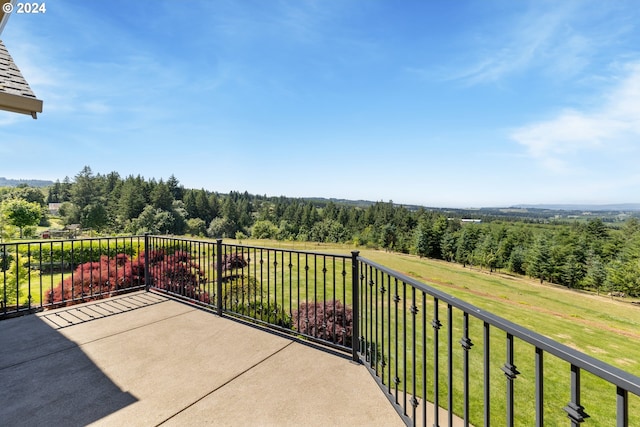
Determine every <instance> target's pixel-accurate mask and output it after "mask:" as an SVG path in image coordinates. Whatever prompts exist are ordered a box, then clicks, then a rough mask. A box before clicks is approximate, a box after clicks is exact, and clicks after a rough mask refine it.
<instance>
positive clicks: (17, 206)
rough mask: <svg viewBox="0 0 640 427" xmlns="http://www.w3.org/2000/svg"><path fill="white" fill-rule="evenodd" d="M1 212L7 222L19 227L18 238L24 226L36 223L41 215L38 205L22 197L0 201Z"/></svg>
mask: <svg viewBox="0 0 640 427" xmlns="http://www.w3.org/2000/svg"><path fill="white" fill-rule="evenodd" d="M1 207H2V209H1V211H2V212H1V213H2V214H3V215H4V216H5V217H6V218H7V222H8V223H9V224H11V225H13V226H15V227H18V228H19V229H20V238H22V231H23V229H24V228H25V227H30V226H31V227H32V226H36V225H38V223H39V222H40V217H41V216H42V209H41V208H40V205H39V204H38V203H35V202H27V201H26V200H22V199H8V200H5V201H4V202H2V206H1Z"/></svg>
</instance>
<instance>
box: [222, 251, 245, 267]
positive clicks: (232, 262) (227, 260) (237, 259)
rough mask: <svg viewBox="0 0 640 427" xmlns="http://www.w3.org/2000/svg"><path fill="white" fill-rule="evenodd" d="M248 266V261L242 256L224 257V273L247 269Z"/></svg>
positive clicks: (231, 255)
mask: <svg viewBox="0 0 640 427" xmlns="http://www.w3.org/2000/svg"><path fill="white" fill-rule="evenodd" d="M246 266H247V261H245V259H244V257H243V256H242V254H226V255H223V257H222V271H228V270H233V269H238V268H245V267H246Z"/></svg>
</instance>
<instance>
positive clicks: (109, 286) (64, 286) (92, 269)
mask: <svg viewBox="0 0 640 427" xmlns="http://www.w3.org/2000/svg"><path fill="white" fill-rule="evenodd" d="M140 270H142V271H144V266H143V268H142V269H140V268H139V266H138V262H137V261H133V262H131V261H130V259H129V257H128V256H127V255H125V254H118V255H116V256H115V257H113V258H109V257H107V256H106V255H103V256H101V257H100V261H98V262H85V263H84V264H80V265H79V266H78V267H76V269H75V270H74V271H73V274H72V275H70V276H69V277H67V278H66V279H65V280H64V281H62V282H61V283H60V284H58V286H56V287H55V288H54V289H53V290H52V291H51V292H50V293H49V295H48V296H47V299H48V301H47V302H48V303H49V304H53V305H55V306H60V307H63V306H67V305H72V304H77V303H79V302H87V301H93V300H97V299H101V298H107V297H110V296H112V295H113V294H116V293H123V292H126V291H127V290H130V289H132V288H135V287H138V286H142V285H143V284H144V277H141V275H140V274H139V271H140ZM142 276H144V274H143V275H142Z"/></svg>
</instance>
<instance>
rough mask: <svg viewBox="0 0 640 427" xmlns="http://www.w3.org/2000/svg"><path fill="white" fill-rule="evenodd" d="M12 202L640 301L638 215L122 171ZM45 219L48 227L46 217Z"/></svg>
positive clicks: (106, 227) (111, 227) (113, 229)
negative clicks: (482, 211)
mask: <svg viewBox="0 0 640 427" xmlns="http://www.w3.org/2000/svg"><path fill="white" fill-rule="evenodd" d="M38 194H39V196H38ZM16 200H22V201H24V202H27V203H31V204H32V205H38V206H40V207H41V208H42V210H43V211H44V210H45V209H44V207H45V206H46V203H61V207H60V216H61V218H62V220H63V222H64V223H65V224H81V226H82V227H83V228H90V229H93V230H95V231H96V232H98V233H105V234H122V233H132V234H140V233H145V232H150V233H156V234H166V233H169V234H175V235H183V234H191V235H196V236H208V237H227V238H238V239H243V238H247V237H252V238H256V239H277V240H301V241H314V242H336V243H339V242H350V243H352V244H353V245H354V246H365V247H372V248H381V249H385V250H389V251H398V252H403V253H412V254H415V255H418V256H421V257H429V258H434V259H441V260H445V261H449V262H457V263H460V264H462V265H465V266H475V267H477V268H482V269H486V270H488V271H490V272H492V271H496V270H501V271H507V272H512V273H516V274H522V275H528V276H530V277H534V278H537V279H539V280H540V281H549V282H553V283H556V284H560V285H564V286H567V287H570V288H589V289H593V290H596V291H598V292H600V291H607V292H616V293H624V294H628V295H631V296H640V222H639V221H638V219H637V218H633V217H632V218H629V219H627V220H626V222H624V223H618V224H611V223H605V222H604V221H603V220H602V219H600V218H598V217H592V218H590V219H588V220H587V221H573V222H565V223H557V224H554V223H548V221H546V220H542V219H540V220H528V221H520V220H518V221H513V220H511V221H509V220H505V219H501V218H495V217H491V218H483V222H482V223H480V224H477V223H465V222H463V221H462V219H461V218H460V217H449V216H447V215H445V213H443V212H441V211H436V210H427V209H424V208H418V209H415V208H414V209H409V208H407V207H405V206H401V205H397V204H394V203H393V202H391V201H390V202H376V203H373V204H370V205H368V206H363V205H362V204H360V205H357V206H356V205H350V204H348V203H335V202H333V201H330V200H329V201H327V200H318V199H315V200H313V201H311V200H308V199H296V198H287V197H267V196H260V195H251V194H248V193H247V192H244V193H240V192H230V193H229V194H219V193H216V192H211V191H207V190H204V189H187V188H184V186H182V185H181V184H180V183H179V181H178V180H177V179H176V178H175V177H174V176H173V175H171V176H170V177H169V178H168V179H167V180H166V181H164V180H162V179H160V180H158V181H156V180H155V179H149V180H147V179H145V178H143V177H141V176H132V175H131V176H127V177H124V178H123V177H121V176H120V175H119V174H118V173H117V172H111V173H109V174H106V175H101V174H94V173H93V172H92V171H91V168H90V167H88V166H87V167H85V168H83V169H82V170H81V171H80V172H79V173H78V174H77V175H76V176H75V177H74V178H73V179H69V178H65V179H64V180H63V181H62V182H60V181H56V182H55V183H54V184H53V185H52V186H51V187H49V188H48V189H47V191H46V196H45V194H44V193H43V192H42V191H40V190H39V189H34V188H30V187H25V186H23V187H19V188H13V189H4V191H0V201H1V202H2V205H0V206H4V207H5V208H4V212H5V213H4V218H5V223H6V222H7V220H6V218H7V213H6V212H7V211H8V209H7V208H6V207H7V206H8V205H9V204H10V203H13V204H15V203H22V202H16ZM9 201H12V202H10V203H9ZM43 218H44V219H43ZM39 220H40V221H41V223H42V222H45V223H46V216H45V217H40V219H39Z"/></svg>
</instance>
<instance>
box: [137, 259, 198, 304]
mask: <svg viewBox="0 0 640 427" xmlns="http://www.w3.org/2000/svg"><path fill="white" fill-rule="evenodd" d="M145 256H146V254H145V253H144V252H142V253H141V254H140V257H139V259H141V260H142V266H143V270H142V271H143V274H142V275H143V276H144V259H145ZM149 258H150V259H149V275H150V276H151V286H153V287H156V288H158V289H164V290H166V291H169V292H171V293H174V294H178V295H182V296H185V297H187V298H191V299H195V300H198V301H200V302H204V303H209V301H210V297H209V293H208V292H207V291H206V290H205V289H204V286H205V284H206V281H207V279H206V276H205V274H204V272H203V271H202V270H201V269H200V265H199V264H198V263H197V262H195V261H194V260H193V259H192V257H191V255H190V254H189V253H188V252H185V251H175V252H174V253H173V254H171V255H166V254H165V253H164V252H163V251H151V252H150V253H149Z"/></svg>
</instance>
